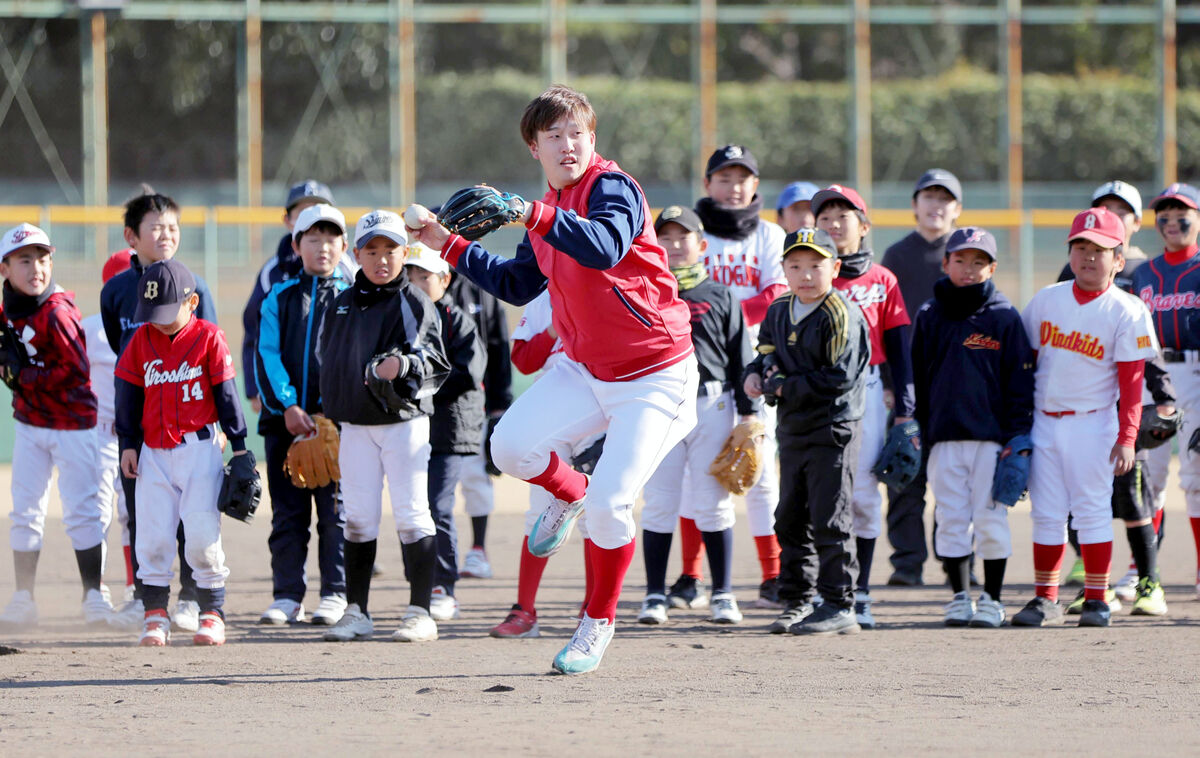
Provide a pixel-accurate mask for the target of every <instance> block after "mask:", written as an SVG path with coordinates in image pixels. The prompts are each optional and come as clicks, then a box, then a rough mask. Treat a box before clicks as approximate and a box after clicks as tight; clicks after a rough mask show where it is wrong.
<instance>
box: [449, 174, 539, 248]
mask: <svg viewBox="0 0 1200 758" xmlns="http://www.w3.org/2000/svg"><path fill="white" fill-rule="evenodd" d="M524 214H525V200H524V199H523V198H522V197H521V196H520V195H514V194H512V193H511V192H501V191H500V190H498V189H496V188H495V187H488V186H487V185H480V186H477V187H467V188H466V189H460V190H459V191H458V192H455V193H454V194H453V195H451V196H450V199H449V200H447V201H446V202H445V203H444V204H443V205H442V207H441V209H440V210H439V211H438V214H437V219H438V223H440V224H441V225H442V226H444V227H446V228H447V229H449V230H450V231H451V232H453V233H455V234H457V235H460V236H462V237H464V238H466V239H469V240H477V239H479V238H480V237H482V236H483V235H485V234H487V233H488V232H493V231H495V230H497V229H499V228H500V227H502V226H504V225H505V224H511V223H512V222H513V221H516V220H517V219H519V218H521V216H523V215H524Z"/></svg>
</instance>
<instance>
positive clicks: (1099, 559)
mask: <svg viewBox="0 0 1200 758" xmlns="http://www.w3.org/2000/svg"><path fill="white" fill-rule="evenodd" d="M1079 554H1080V557H1082V558H1083V573H1084V577H1083V597H1084V598H1085V599H1087V600H1103V599H1104V593H1105V592H1106V591H1107V590H1108V572H1109V571H1111V570H1112V542H1111V541H1109V542H1096V543H1093V544H1091V545H1080V546H1079Z"/></svg>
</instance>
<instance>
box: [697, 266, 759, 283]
mask: <svg viewBox="0 0 1200 758" xmlns="http://www.w3.org/2000/svg"><path fill="white" fill-rule="evenodd" d="M709 275H710V276H712V278H713V281H715V282H716V283H718V284H724V285H726V286H737V287H754V288H755V289H757V288H758V283H759V282H760V281H762V274H761V272H760V271H759V270H758V269H757V268H752V267H750V266H746V265H744V264H738V265H736V266H726V265H718V266H713V268H712V270H711V271H710V272H709Z"/></svg>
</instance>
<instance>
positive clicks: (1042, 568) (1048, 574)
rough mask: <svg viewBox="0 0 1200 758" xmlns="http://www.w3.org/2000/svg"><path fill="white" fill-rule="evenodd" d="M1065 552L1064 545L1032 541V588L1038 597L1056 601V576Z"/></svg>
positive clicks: (1060, 568)
mask: <svg viewBox="0 0 1200 758" xmlns="http://www.w3.org/2000/svg"><path fill="white" fill-rule="evenodd" d="M1065 553H1066V546H1065V545H1039V544H1038V543H1036V542H1035V543H1033V589H1034V592H1036V593H1037V596H1038V597H1044V598H1046V599H1047V600H1049V601H1051V602H1057V601H1058V578H1059V572H1060V571H1062V562H1063V555H1064V554H1065Z"/></svg>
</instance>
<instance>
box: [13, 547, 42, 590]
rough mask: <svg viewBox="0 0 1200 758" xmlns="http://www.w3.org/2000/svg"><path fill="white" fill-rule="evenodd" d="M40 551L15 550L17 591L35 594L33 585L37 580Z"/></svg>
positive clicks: (14, 569)
mask: <svg viewBox="0 0 1200 758" xmlns="http://www.w3.org/2000/svg"><path fill="white" fill-rule="evenodd" d="M41 554H42V551H40V550H14V551H13V575H14V578H15V579H16V585H17V590H28V591H29V593H30V594H33V583H34V581H35V580H36V579H37V565H38V556H39V555H41Z"/></svg>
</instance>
